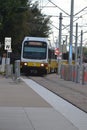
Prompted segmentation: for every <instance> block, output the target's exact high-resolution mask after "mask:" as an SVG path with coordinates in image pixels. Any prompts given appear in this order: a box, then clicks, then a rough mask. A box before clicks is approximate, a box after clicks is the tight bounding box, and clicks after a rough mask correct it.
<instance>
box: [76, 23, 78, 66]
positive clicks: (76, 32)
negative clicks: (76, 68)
mask: <svg viewBox="0 0 87 130" xmlns="http://www.w3.org/2000/svg"><path fill="white" fill-rule="evenodd" d="M77 41H78V23H76V37H75V65H77Z"/></svg>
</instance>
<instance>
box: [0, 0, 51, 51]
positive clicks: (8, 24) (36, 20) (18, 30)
mask: <svg viewBox="0 0 87 130" xmlns="http://www.w3.org/2000/svg"><path fill="white" fill-rule="evenodd" d="M49 23H50V19H49V17H45V16H44V15H43V14H42V13H41V11H40V10H39V9H38V3H37V2H35V3H34V4H32V3H31V1H28V0H0V42H1V43H3V44H4V39H5V37H11V38H12V43H11V44H12V51H13V52H19V51H20V49H21V43H22V40H23V38H24V37H25V36H39V37H40V36H41V37H48V35H49V30H50V26H49Z"/></svg>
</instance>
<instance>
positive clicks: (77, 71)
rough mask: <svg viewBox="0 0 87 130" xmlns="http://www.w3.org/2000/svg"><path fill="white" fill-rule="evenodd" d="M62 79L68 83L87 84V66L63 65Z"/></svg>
mask: <svg viewBox="0 0 87 130" xmlns="http://www.w3.org/2000/svg"><path fill="white" fill-rule="evenodd" d="M60 77H61V78H62V79H64V80H67V81H73V82H76V83H81V84H87V66H84V65H82V66H79V65H68V64H67V65H65V64H62V65H61V69H60Z"/></svg>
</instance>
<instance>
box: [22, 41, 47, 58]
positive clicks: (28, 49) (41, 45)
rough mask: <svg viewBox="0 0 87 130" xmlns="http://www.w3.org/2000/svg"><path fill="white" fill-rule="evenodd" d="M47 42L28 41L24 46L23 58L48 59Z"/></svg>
mask: <svg viewBox="0 0 87 130" xmlns="http://www.w3.org/2000/svg"><path fill="white" fill-rule="evenodd" d="M46 53H47V43H46V42H37V41H26V42H24V47H23V58H27V59H37V60H40V59H46Z"/></svg>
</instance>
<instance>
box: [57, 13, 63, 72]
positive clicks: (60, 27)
mask: <svg viewBox="0 0 87 130" xmlns="http://www.w3.org/2000/svg"><path fill="white" fill-rule="evenodd" d="M62 19H63V18H62V13H60V16H59V42H58V44H59V50H60V48H61V34H62ZM60 67H61V66H60V60H59V59H58V74H60Z"/></svg>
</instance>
